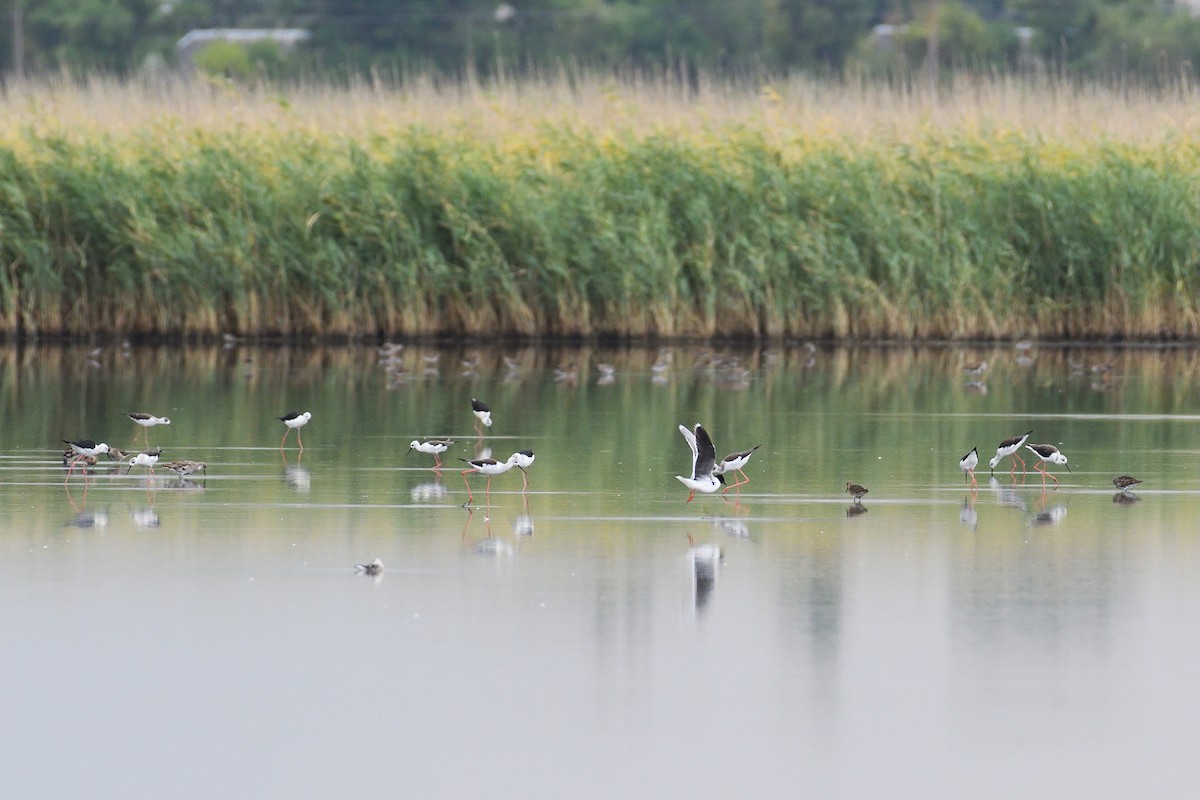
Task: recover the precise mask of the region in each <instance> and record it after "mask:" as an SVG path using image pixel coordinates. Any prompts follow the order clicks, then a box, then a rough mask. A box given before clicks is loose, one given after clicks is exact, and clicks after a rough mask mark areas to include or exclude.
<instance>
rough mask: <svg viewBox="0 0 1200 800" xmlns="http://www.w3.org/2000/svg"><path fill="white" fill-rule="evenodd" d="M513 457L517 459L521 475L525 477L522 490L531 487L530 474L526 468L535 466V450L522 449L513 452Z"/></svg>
mask: <svg viewBox="0 0 1200 800" xmlns="http://www.w3.org/2000/svg"><path fill="white" fill-rule="evenodd" d="M513 458H515V459H517V469H519V470H521V477H522V478H524V479H525V485H524V486H522V487H521V490H522V491H524V490H525V489H528V488H529V474H528V473H527V472H526V470H527V469H529V468H530V467H532V466H533V459H534V455H533V451H532V450H521V451H519V452H516V453H513Z"/></svg>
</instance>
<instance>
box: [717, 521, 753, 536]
mask: <svg viewBox="0 0 1200 800" xmlns="http://www.w3.org/2000/svg"><path fill="white" fill-rule="evenodd" d="M713 526H714V527H715V528H716V529H717V530H719V531H720V532H721V533H723V534H725V535H726V536H732V537H733V538H734V539H749V538H750V526H749V525H747V524H746V523H745V521H744V520H740V519H730V518H729V517H718V518H717V519H714V520H713Z"/></svg>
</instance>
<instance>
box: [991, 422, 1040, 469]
mask: <svg viewBox="0 0 1200 800" xmlns="http://www.w3.org/2000/svg"><path fill="white" fill-rule="evenodd" d="M1032 433H1033V431H1026V432H1025V433H1023V434H1021V435H1020V436H1014V437H1012V438H1011V439H1005V440H1004V441H1003V442H1001V443H1000V444H998V445H996V455H994V456H992V460H991V461H989V462H988V466H989V467H991V469H992V474H995V472H996V465H997V464H999V463H1000V461H1001V459H1003V458H1004V457H1005V456H1012V457H1013V462H1014V463H1013V465H1012V469H1011V470H1009V472H1010V473H1012V474H1014V475H1015V474H1016V472H1017V465H1016V463H1015V462H1017V461H1020V462H1021V472H1024V471H1025V459H1023V458H1021V457H1020V456H1019V455H1017V451H1018V450H1020V449H1021V445H1023V444H1025V442H1027V441H1029V437H1030V435H1031V434H1032Z"/></svg>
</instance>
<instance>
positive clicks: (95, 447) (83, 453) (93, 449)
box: [62, 439, 109, 479]
mask: <svg viewBox="0 0 1200 800" xmlns="http://www.w3.org/2000/svg"><path fill="white" fill-rule="evenodd" d="M62 441H63V444H65V445H68V446H69V447H70V448H71V450H72V451H73V452H74V453H75V457H74V458H73V459H71V464H70V466H69V467H68V468H67V478H68V479H69V478H70V477H71V473H72V472H73V471H74V470H75V465H76V464H78V463H79V462H80V461H82V460H84V459H87V458H95V457H96V456H99V455H104V454H105V453H107V452H108V451H109V446H108V445H107V444H105V443H104V442H100V443H99V444H97V443H96V442H93V441H92V440H91V439H76V440H75V441H73V442H71V441H68V440H66V439H63V440H62ZM84 476H85V478H86V476H87V472H86V470H85V471H84Z"/></svg>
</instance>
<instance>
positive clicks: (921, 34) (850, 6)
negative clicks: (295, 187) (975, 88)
mask: <svg viewBox="0 0 1200 800" xmlns="http://www.w3.org/2000/svg"><path fill="white" fill-rule="evenodd" d="M0 8H2V9H3V11H2V13H3V14H4V16H5V18H6V19H7V20H9V21H10V22H11V24H10V25H9V26H7V28H8V29H9V30H10V31H11V33H12V35H11V36H10V37H4V38H3V39H0V63H2V64H3V65H4V66H5V67H6V68H7V69H8V70H9V71H11V70H14V69H15V68H16V65H15V64H14V48H15V47H16V45H15V42H16V40H17V39H18V37H19V38H20V40H21V42H22V50H23V59H22V64H21V67H22V70H23V71H24V72H26V73H32V74H36V73H38V72H46V71H60V70H63V69H68V70H78V71H89V70H104V71H115V72H127V71H133V70H138V69H141V68H143V67H145V66H146V65H147V64H158V65H162V64H168V65H169V64H171V63H172V62H173V60H174V59H175V49H174V45H175V42H176V41H178V39H179V38H180V37H181V36H183V35H184V34H185V33H186V32H187V31H189V30H192V29H196V28H235V27H236V28H272V27H288V28H303V29H306V30H308V31H310V32H311V34H312V36H311V38H310V39H309V40H308V41H307V42H306V43H305V44H304V45H303V46H302V47H300V48H298V49H297V50H296V51H295V52H293V53H290V54H288V55H287V57H286V58H282V57H280V56H279V54H278V52H277V51H272V50H271V48H261V47H260V48H258V50H257V55H256V52H255V51H254V50H253V48H251V49H250V50H249V51H248V52H247V53H246V54H243V55H244V59H243V58H242V56H239V55H238V54H231V53H225V54H224V55H222V56H221V57H219V58H218V57H216V56H215V55H214V56H212V57H209V58H208V59H207V61H206V62H205V63H218V64H220V63H233V62H237V63H243V62H244V63H245V64H248V65H250V67H248V68H253V66H254V65H258V66H259V67H260V68H269V69H270V73H271V74H286V73H288V72H292V73H294V74H298V75H299V74H303V75H310V76H311V75H313V74H339V73H341V74H345V73H347V72H353V71H361V70H365V69H397V68H399V69H409V68H424V69H433V70H437V71H449V72H455V71H460V70H462V69H464V68H470V69H474V70H478V71H482V72H487V71H489V70H492V69H495V68H497V67H498V66H503V67H504V68H505V69H510V70H522V69H532V68H539V67H547V66H556V65H560V64H563V63H572V64H581V65H587V66H600V67H622V68H624V67H634V68H655V67H671V68H675V67H678V66H681V65H682V66H686V67H687V68H697V69H706V70H715V71H725V72H747V71H750V72H753V71H761V70H771V71H777V72H783V71H790V70H807V71H816V72H825V73H835V74H836V73H839V72H841V71H843V70H845V69H847V68H854V69H859V70H889V71H890V70H896V69H915V68H917V67H919V66H921V65H923V64H924V65H926V66H927V58H928V56H929V53H930V52H931V50H930V47H929V45H930V40H931V38H933V37H936V40H937V48H936V53H937V57H938V64H939V66H940V67H942V68H946V69H951V68H955V67H972V68H983V69H997V68H1000V69H1020V68H1024V67H1028V66H1030V65H1043V66H1047V67H1051V68H1053V69H1055V70H1069V71H1077V72H1079V73H1081V74H1094V75H1115V74H1129V73H1133V74H1143V75H1146V74H1149V75H1156V74H1160V73H1162V72H1163V71H1164V70H1169V71H1176V70H1181V69H1189V68H1190V65H1191V64H1192V63H1193V62H1195V61H1196V60H1197V59H1198V58H1200V20H1198V19H1197V17H1196V16H1195V15H1194V14H1193V13H1191V11H1190V9H1189V8H1188V7H1186V6H1184V5H1182V4H1176V3H1175V2H1172V0H399V1H397V0H38V2H36V3H34V2H32V0H0ZM1022 31H1023V33H1019V32H1022ZM273 52H274V55H272V53H273ZM235 56H236V57H235Z"/></svg>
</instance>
